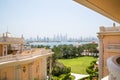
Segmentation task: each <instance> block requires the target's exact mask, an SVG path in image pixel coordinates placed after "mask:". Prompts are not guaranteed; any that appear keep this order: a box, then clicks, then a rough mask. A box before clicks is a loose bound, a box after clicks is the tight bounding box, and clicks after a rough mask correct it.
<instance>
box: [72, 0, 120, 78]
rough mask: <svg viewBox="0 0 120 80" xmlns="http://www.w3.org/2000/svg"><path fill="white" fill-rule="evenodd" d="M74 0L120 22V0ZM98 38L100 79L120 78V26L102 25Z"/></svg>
mask: <svg viewBox="0 0 120 80" xmlns="http://www.w3.org/2000/svg"><path fill="white" fill-rule="evenodd" d="M74 1H76V2H77V3H80V4H82V5H84V6H86V7H88V8H90V9H92V10H94V11H96V12H98V13H100V14H102V15H104V16H106V17H108V18H110V19H112V20H114V21H116V22H118V23H120V5H119V3H120V0H99V1H98V0H74ZM101 25H102V24H101ZM98 38H99V45H100V46H99V50H100V51H99V52H100V55H99V80H120V76H119V74H120V55H119V54H120V26H115V25H113V26H112V27H104V26H103V27H100V31H99V32H98ZM104 77H105V78H104Z"/></svg>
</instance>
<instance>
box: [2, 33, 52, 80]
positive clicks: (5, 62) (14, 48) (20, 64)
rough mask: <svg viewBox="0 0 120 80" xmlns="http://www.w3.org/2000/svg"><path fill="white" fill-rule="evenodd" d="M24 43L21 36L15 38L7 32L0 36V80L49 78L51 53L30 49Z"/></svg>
mask: <svg viewBox="0 0 120 80" xmlns="http://www.w3.org/2000/svg"><path fill="white" fill-rule="evenodd" d="M24 43H25V42H24V38H23V36H22V37H21V38H16V37H14V36H13V35H12V34H10V33H9V32H6V33H3V34H1V35H0V80H34V79H36V80H37V79H38V80H46V79H47V76H48V75H49V78H50V75H51V62H52V59H51V57H52V54H53V52H52V51H51V50H50V49H44V48H42V49H37V48H34V49H31V48H28V47H26V46H24ZM48 63H49V64H48ZM47 66H49V73H47Z"/></svg>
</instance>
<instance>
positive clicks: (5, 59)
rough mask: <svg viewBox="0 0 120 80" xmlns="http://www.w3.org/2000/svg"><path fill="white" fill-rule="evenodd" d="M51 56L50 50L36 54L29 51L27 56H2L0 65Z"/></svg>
mask: <svg viewBox="0 0 120 80" xmlns="http://www.w3.org/2000/svg"><path fill="white" fill-rule="evenodd" d="M51 54H53V52H51V50H41V51H39V52H38V53H32V50H31V51H30V52H29V53H27V54H16V55H7V56H2V57H0V64H4V63H6V62H11V61H22V60H25V59H31V58H35V57H42V56H47V55H51Z"/></svg>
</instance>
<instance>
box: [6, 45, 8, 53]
mask: <svg viewBox="0 0 120 80" xmlns="http://www.w3.org/2000/svg"><path fill="white" fill-rule="evenodd" d="M5 47H6V48H5V49H6V50H5V52H6V53H5V55H7V52H8V50H7V45H5Z"/></svg>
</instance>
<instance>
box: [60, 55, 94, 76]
mask: <svg viewBox="0 0 120 80" xmlns="http://www.w3.org/2000/svg"><path fill="white" fill-rule="evenodd" d="M95 59H96V58H94V57H89V56H85V57H78V58H73V59H59V60H58V61H59V62H61V63H63V64H64V65H65V66H67V67H71V72H72V73H78V74H87V72H86V67H87V66H89V65H90V62H91V61H93V60H95Z"/></svg>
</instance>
